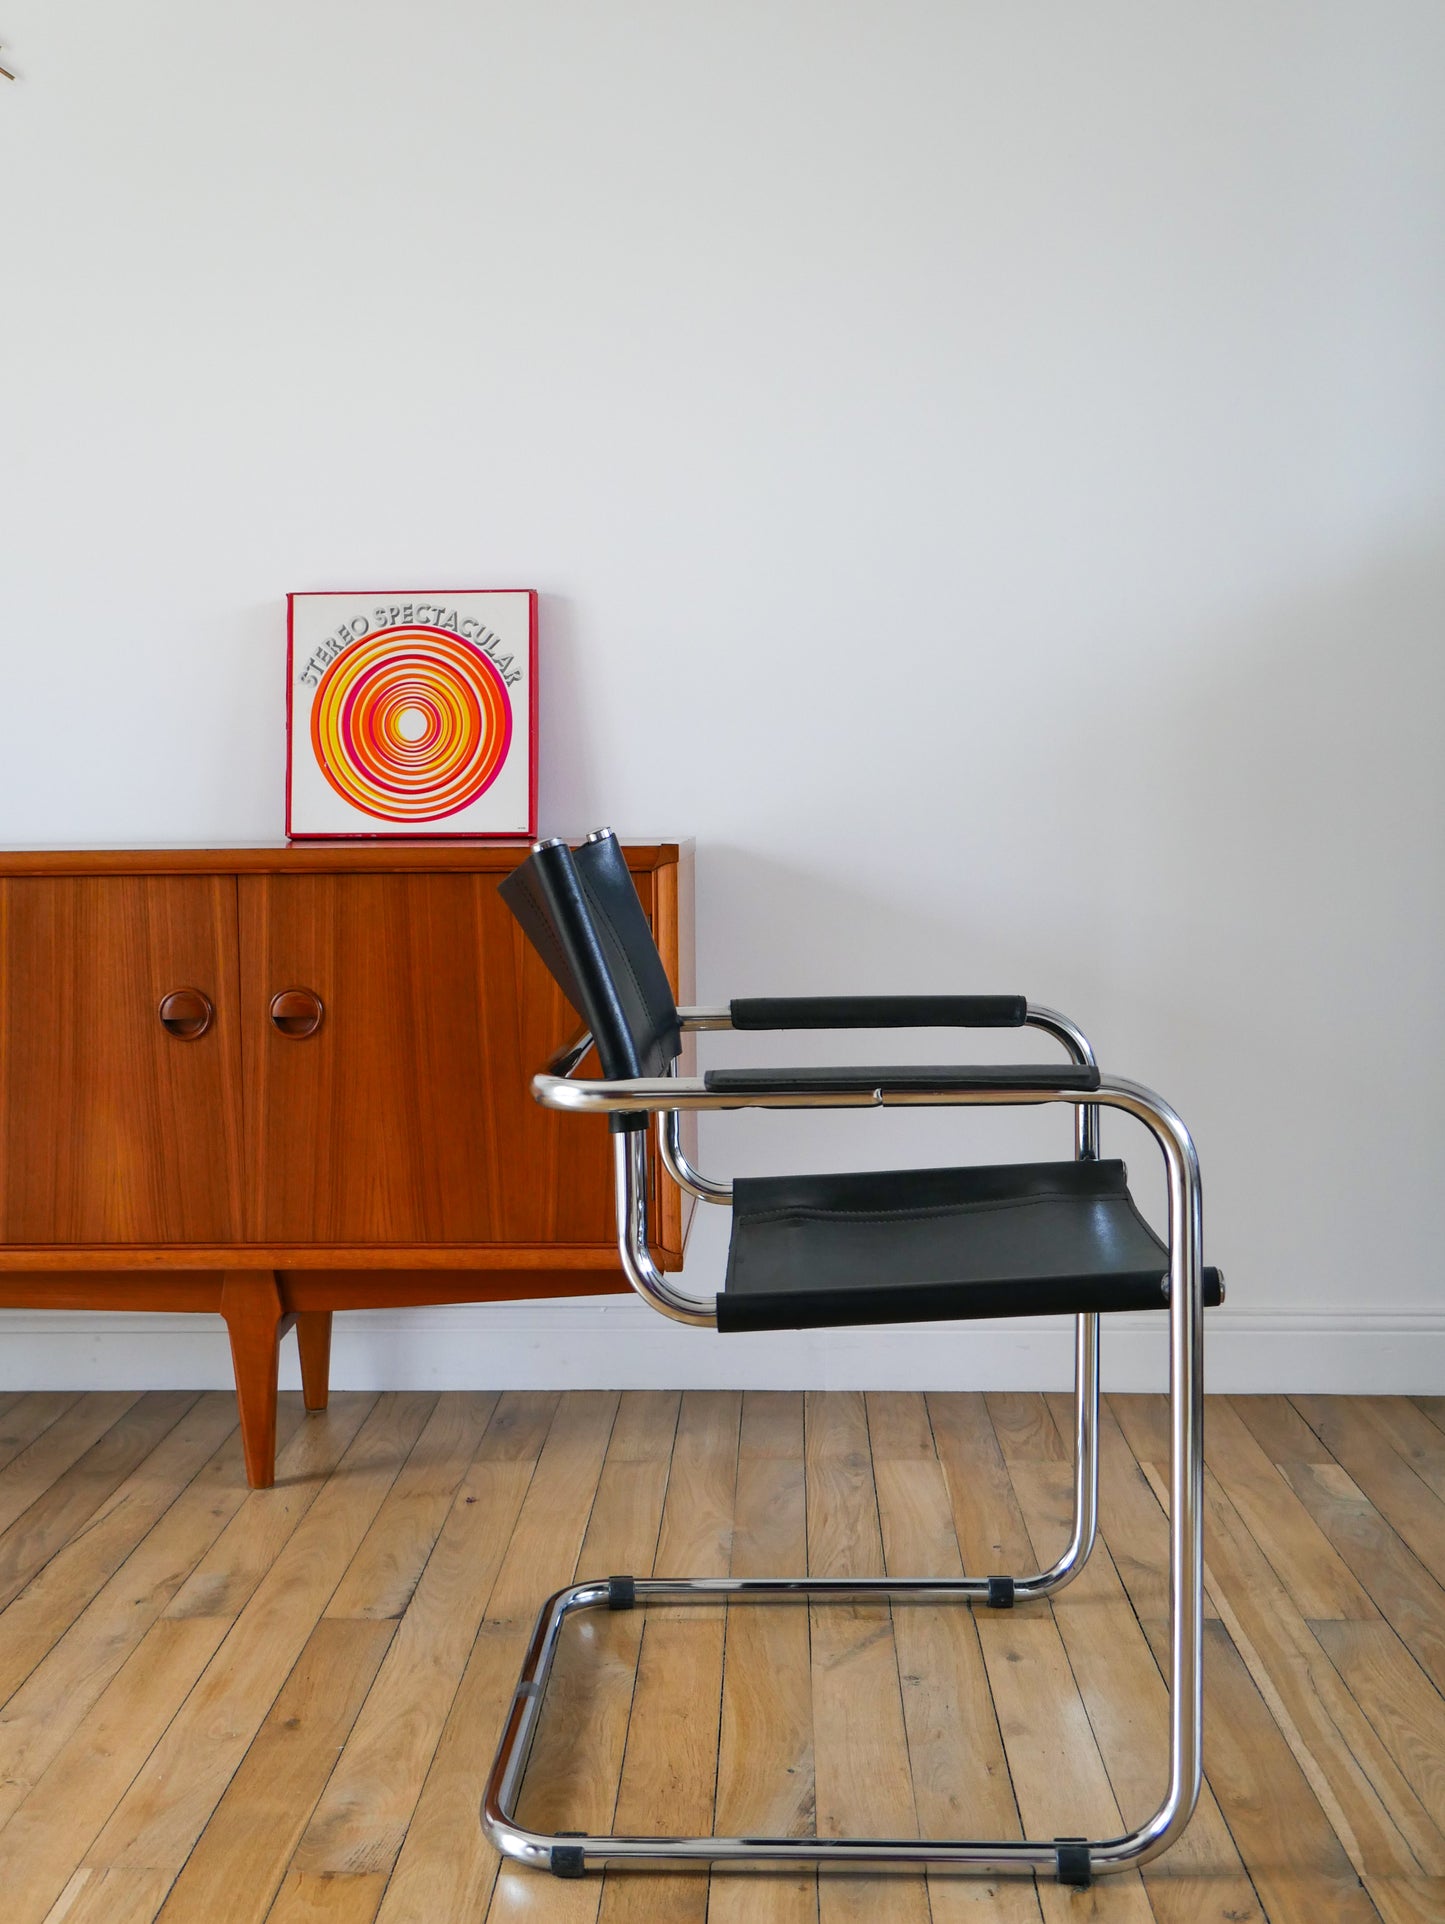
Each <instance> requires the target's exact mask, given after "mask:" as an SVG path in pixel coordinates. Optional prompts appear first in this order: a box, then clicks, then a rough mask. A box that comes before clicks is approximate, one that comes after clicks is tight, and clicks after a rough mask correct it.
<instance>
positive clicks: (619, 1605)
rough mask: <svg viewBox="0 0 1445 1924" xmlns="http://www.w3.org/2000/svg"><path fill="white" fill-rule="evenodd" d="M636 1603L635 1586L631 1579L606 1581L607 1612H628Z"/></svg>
mask: <svg viewBox="0 0 1445 1924" xmlns="http://www.w3.org/2000/svg"><path fill="white" fill-rule="evenodd" d="M636 1601H637V1584H636V1582H635V1581H634V1580H633V1578H631V1577H609V1578H608V1579H607V1608H608V1609H609V1610H630V1609H631V1608H632V1606H633V1604H634V1603H636Z"/></svg>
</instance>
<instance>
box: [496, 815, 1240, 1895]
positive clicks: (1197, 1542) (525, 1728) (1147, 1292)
mask: <svg viewBox="0 0 1445 1924" xmlns="http://www.w3.org/2000/svg"><path fill="white" fill-rule="evenodd" d="M502 893H503V896H504V897H505V899H506V900H507V903H508V905H509V907H510V908H511V910H512V912H513V914H514V915H515V916H516V917H517V919H518V921H519V922H520V923H521V925H522V927H523V929H524V930H525V932H526V934H527V936H528V938H529V939H530V941H531V942H532V944H533V945H534V947H535V948H536V949H537V951H538V952H539V954H540V955H541V956H542V959H543V960H544V961H545V962H546V964H547V966H548V968H549V969H550V970H551V972H552V974H553V976H554V977H555V978H556V980H557V982H558V983H559V985H560V986H561V988H562V990H563V992H564V993H565V994H566V996H567V998H568V1000H569V1002H570V1003H571V1004H572V1006H573V1008H574V1009H575V1010H576V1011H577V1013H578V1015H579V1016H580V1018H581V1019H582V1021H583V1023H584V1025H585V1029H584V1032H583V1033H582V1034H581V1035H580V1036H578V1037H577V1038H576V1039H575V1040H574V1041H572V1042H570V1043H568V1044H567V1045H566V1046H565V1047H563V1048H562V1049H560V1050H559V1051H558V1053H557V1055H556V1056H554V1057H553V1059H552V1061H551V1062H550V1063H548V1065H547V1066H546V1069H545V1070H544V1071H543V1072H542V1073H541V1074H539V1075H537V1076H536V1077H535V1078H534V1080H533V1084H532V1088H533V1093H534V1095H535V1096H536V1098H537V1100H538V1101H539V1102H543V1103H546V1104H547V1105H549V1106H550V1107H553V1108H557V1109H565V1110H572V1111H575V1112H577V1113H579V1114H584V1115H585V1114H603V1115H606V1116H608V1117H609V1118H610V1121H611V1128H612V1131H613V1133H614V1153H615V1159H616V1199H617V1235H618V1252H619V1255H620V1258H621V1262H622V1267H623V1270H624V1272H625V1273H626V1275H627V1277H628V1280H629V1281H630V1282H631V1284H632V1286H633V1288H634V1289H635V1290H636V1291H637V1293H638V1294H639V1295H640V1296H641V1297H642V1298H643V1300H644V1301H645V1302H647V1303H649V1304H650V1305H651V1306H652V1307H653V1308H654V1309H655V1310H657V1311H659V1312H660V1313H661V1314H663V1315H664V1316H668V1317H671V1318H673V1319H674V1320H676V1321H679V1322H683V1323H689V1324H694V1325H696V1326H698V1327H699V1328H707V1329H717V1330H720V1331H724V1332H726V1331H731V1330H776V1329H798V1328H802V1329H809V1328H824V1327H837V1326H839V1325H843V1324H868V1323H874V1324H876V1323H914V1322H924V1321H929V1320H958V1319H970V1318H979V1317H991V1316H1042V1315H1056V1314H1059V1313H1060V1312H1065V1313H1069V1314H1072V1315H1073V1316H1074V1317H1075V1318H1076V1319H1077V1320H1076V1325H1075V1332H1076V1333H1075V1350H1074V1354H1075V1423H1074V1503H1073V1526H1072V1531H1071V1534H1070V1538H1069V1542H1068V1545H1067V1547H1066V1549H1065V1550H1064V1552H1063V1554H1062V1556H1060V1558H1059V1559H1058V1560H1057V1562H1055V1563H1054V1564H1052V1565H1051V1566H1050V1567H1049V1568H1048V1569H1046V1570H1039V1571H1033V1572H1002V1573H1001V1572H993V1573H988V1574H982V1573H981V1574H971V1575H968V1576H964V1577H961V1578H951V1579H939V1578H932V1577H928V1576H917V1577H881V1578H871V1579H863V1578H858V1579H854V1578H832V1579H825V1578H817V1577H805V1576H798V1577H786V1578H782V1577H779V1578H671V1577H669V1578H643V1577H637V1578H634V1577H631V1576H613V1577H609V1578H605V1579H600V1580H596V1581H590V1582H584V1583H577V1584H573V1585H572V1586H570V1587H569V1588H568V1589H565V1590H561V1591H559V1592H558V1593H557V1594H556V1595H555V1596H553V1597H550V1598H549V1599H548V1600H547V1602H546V1603H545V1604H544V1605H543V1606H542V1611H541V1614H540V1616H539V1618H538V1620H537V1625H536V1628H535V1630H534V1632H533V1636H532V1639H531V1643H530V1645H529V1647H528V1651H527V1655H526V1659H525V1661H524V1663H523V1667H522V1673H521V1676H520V1678H519V1680H518V1684H517V1688H516V1692H515V1694H514V1696H513V1698H512V1701H511V1704H510V1706H509V1709H508V1712H507V1717H506V1722H505V1725H504V1728H503V1732H502V1738H501V1743H500V1747H499V1749H498V1752H497V1757H496V1761H495V1763H494V1765H493V1767H492V1773H491V1777H490V1779H489V1781H488V1784H487V1789H486V1793H485V1796H484V1799H483V1805H482V1824H483V1828H484V1829H485V1831H486V1834H487V1836H488V1838H489V1839H490V1840H491V1842H492V1843H493V1844H494V1845H495V1846H496V1847H497V1848H498V1849H499V1850H501V1851H503V1852H505V1853H506V1854H507V1855H509V1856H511V1857H514V1858H517V1859H519V1860H520V1861H522V1862H523V1863H527V1864H532V1865H536V1866H538V1867H540V1868H543V1869H548V1870H550V1871H552V1872H553V1873H554V1874H555V1875H557V1876H560V1877H580V1876H582V1875H583V1874H584V1873H585V1872H586V1871H587V1870H588V1869H590V1868H592V1867H595V1866H601V1865H603V1864H626V1863H638V1862H648V1863H663V1864H667V1863H673V1864H675V1863H677V1862H679V1861H691V1862H700V1863H701V1862H731V1863H759V1862H773V1863H793V1864H796V1863H818V1864H822V1863H831V1864H837V1863H860V1864H886V1863H908V1864H940V1865H950V1866H952V1867H954V1868H955V1869H958V1870H962V1871H972V1872H976V1873H979V1874H981V1875H998V1874H1000V1873H1007V1872H1017V1873H1025V1874H1027V1873H1030V1872H1033V1873H1036V1874H1039V1875H1044V1876H1053V1877H1056V1878H1058V1879H1059V1880H1060V1881H1061V1882H1062V1883H1066V1884H1087V1883H1088V1882H1089V1881H1090V1879H1091V1877H1092V1876H1094V1875H1095V1874H1098V1873H1101V1872H1107V1871H1118V1870H1124V1869H1127V1868H1128V1867H1130V1866H1132V1865H1137V1864H1141V1863H1144V1862H1146V1861H1147V1860H1148V1859H1150V1858H1152V1857H1155V1856H1157V1855H1158V1854H1159V1853H1160V1852H1161V1851H1163V1850H1166V1849H1167V1848H1168V1847H1169V1845H1170V1844H1172V1843H1173V1842H1174V1841H1175V1839H1176V1838H1178V1836H1179V1835H1180V1833H1181V1832H1182V1831H1183V1829H1184V1827H1185V1825H1186V1824H1187V1823H1188V1822H1189V1819H1190V1816H1191V1815H1192V1813H1193V1810H1194V1806H1195V1803H1196V1801H1197V1799H1198V1795H1199V1787H1200V1777H1201V1735H1200V1730H1201V1713H1202V1688H1201V1677H1202V1569H1203V1541H1202V1494H1203V1463H1204V1454H1203V1414H1204V1405H1203V1355H1202V1348H1203V1318H1202V1311H1203V1309H1204V1308H1205V1306H1206V1305H1209V1304H1213V1303H1217V1302H1219V1301H1221V1300H1222V1297H1223V1283H1222V1280H1221V1278H1220V1275H1219V1272H1218V1271H1217V1270H1214V1269H1206V1268H1205V1267H1204V1264H1203V1255H1202V1230H1201V1211H1200V1190H1199V1167H1198V1161H1197V1158H1196V1156H1195V1151H1194V1145H1193V1142H1192V1141H1191V1139H1190V1136H1189V1132H1188V1130H1187V1129H1186V1128H1185V1126H1184V1124H1183V1123H1182V1122H1181V1121H1180V1119H1179V1117H1178V1116H1177V1115H1176V1114H1175V1113H1174V1111H1173V1110H1172V1109H1171V1108H1170V1107H1169V1105H1168V1104H1167V1103H1165V1102H1163V1101H1162V1100H1161V1099H1160V1098H1159V1097H1158V1096H1155V1095H1153V1094H1151V1093H1150V1091H1149V1090H1147V1089H1144V1088H1142V1087H1140V1086H1139V1085H1138V1084H1137V1083H1133V1082H1125V1081H1122V1080H1119V1079H1117V1078H1113V1077H1105V1076H1104V1075H1103V1074H1101V1072H1100V1070H1099V1067H1098V1064H1097V1062H1096V1061H1095V1059H1094V1053H1093V1050H1092V1049H1091V1048H1090V1046H1089V1043H1088V1041H1087V1039H1086V1038H1085V1037H1084V1035H1083V1034H1082V1032H1081V1031H1080V1030H1079V1029H1077V1028H1076V1027H1075V1026H1074V1024H1073V1023H1072V1022H1070V1021H1069V1020H1068V1019H1067V1018H1066V1017H1064V1016H1061V1015H1058V1014H1056V1013H1055V1012H1054V1011H1052V1010H1049V1009H1044V1008H1040V1007H1038V1006H1037V1005H1035V1004H1033V1003H1031V1002H1027V1001H1025V1000H1024V999H1023V998H1022V997H1019V996H969V995H947V996H901V997H891V996H882V997H880V996H866V997H857V998H843V997H804V998H786V999H782V1000H740V1001H734V1002H732V1003H731V1004H729V1005H727V1006H726V1007H720V1008H706V1009H702V1008H698V1009H678V1008H677V1007H676V1005H675V1003H674V1000H673V996H672V992H671V989H670V987H669V984H668V981H667V977H666V974H665V972H664V970H663V966H662V962H661V960H660V958H659V956H658V954H657V950H656V947H655V946H654V944H653V940H652V935H651V932H650V930H649V928H648V925H647V920H646V917H645V915H644V914H643V911H642V908H641V905H640V903H639V902H638V899H637V895H636V892H635V890H634V888H633V884H632V879H631V877H630V875H629V874H628V871H627V867H626V864H625V862H624V860H623V858H622V853H621V850H620V848H619V846H618V844H617V841H616V838H615V837H614V836H613V834H612V832H611V830H610V829H598V830H596V831H595V832H594V833H593V834H591V835H589V836H588V837H587V839H586V841H585V842H583V843H582V844H580V845H579V846H578V847H577V848H575V849H572V848H569V847H568V846H567V845H566V844H565V843H564V842H560V841H551V842H539V843H537V844H535V845H534V847H533V850H532V853H531V855H530V856H529V858H528V860H527V861H526V862H525V863H523V864H522V866H521V867H520V868H518V869H517V870H515V871H514V872H513V873H512V874H511V875H510V876H509V877H508V878H507V880H506V881H505V882H504V883H503V884H502ZM1025 1026H1027V1027H1032V1028H1037V1029H1041V1030H1043V1031H1045V1032H1046V1033H1047V1034H1049V1035H1050V1036H1052V1037H1053V1038H1054V1039H1055V1040H1056V1041H1058V1042H1059V1043H1061V1044H1062V1046H1063V1048H1064V1050H1065V1051H1066V1053H1067V1055H1068V1058H1069V1060H1068V1062H1067V1063H1066V1064H1061V1065H1059V1066H1056V1067H1048V1066H1043V1067H1039V1066H1012V1067H1002V1068H1001V1067H995V1066H991V1065H990V1066H983V1067H960V1066H953V1065H950V1066H942V1067H915V1066H909V1067H891V1068H890V1067H883V1068H876V1067H868V1066H865V1067H845V1068H827V1069H817V1068H812V1069H756V1070H754V1069H715V1070H710V1071H708V1072H707V1073H706V1074H704V1075H702V1076H683V1075H679V1074H678V1073H677V1069H678V1057H679V1054H680V1051H681V1047H682V1036H683V1034H684V1033H685V1032H687V1031H689V1030H702V1029H726V1028H733V1029H754V1030H763V1029H775V1030H776V1029H850V1028H866V1029H882V1028H963V1029H971V1028H1018V1027H1025ZM594 1045H595V1047H596V1050H597V1055H598V1060H599V1062H600V1065H601V1068H602V1076H601V1077H600V1078H599V1079H583V1078H581V1077H579V1076H578V1075H577V1073H576V1072H577V1070H578V1068H579V1067H580V1065H581V1063H582V1060H583V1058H584V1056H585V1055H586V1054H587V1052H588V1049H589V1048H590V1047H591V1046H594ZM1020 1103H1067V1104H1069V1105H1071V1106H1072V1108H1073V1111H1074V1157H1073V1160H1072V1161H1067V1162H1057V1163H1014V1164H1003V1165H998V1166H993V1167H972V1168H958V1169H919V1170H888V1171H880V1172H874V1173H863V1174H850V1175H810V1176H781V1177H767V1178H754V1179H748V1180H742V1179H740V1180H738V1181H736V1182H733V1183H731V1184H728V1183H722V1182H717V1181H714V1180H712V1179H710V1178H709V1177H706V1176H704V1175H702V1174H700V1173H699V1172H698V1171H697V1170H696V1169H694V1168H693V1167H692V1166H691V1164H690V1163H689V1161H688V1159H687V1156H686V1154H685V1153H684V1149H683V1142H682V1134H681V1129H680V1117H681V1114H682V1112H683V1111H685V1110H704V1109H705V1110H716V1109H739V1108H745V1107H758V1108H770V1109H778V1108H787V1109H797V1108H828V1109H833V1108H849V1109H856V1108H892V1107H905V1106H918V1105H923V1106H938V1105H968V1106H1003V1105H1014V1104H1020ZM1106 1108H1108V1109H1118V1110H1122V1111H1124V1112H1125V1113H1126V1114H1128V1115H1132V1116H1134V1117H1136V1118H1138V1119H1139V1120H1140V1121H1141V1122H1142V1123H1144V1125H1145V1126H1146V1127H1147V1128H1148V1129H1149V1130H1150V1131H1151V1132H1152V1133H1153V1135H1154V1137H1155V1139H1156V1141H1157V1142H1158V1144H1159V1147H1160V1149H1161V1150H1162V1152H1163V1156H1164V1163H1165V1168H1166V1171H1167V1176H1168V1234H1167V1242H1161V1241H1160V1240H1159V1238H1158V1237H1157V1236H1156V1235H1155V1234H1154V1232H1153V1230H1152V1229H1151V1228H1150V1227H1149V1226H1148V1224H1147V1223H1146V1222H1145V1220H1144V1218H1143V1217H1142V1216H1141V1215H1140V1214H1139V1212H1138V1210H1137V1209H1136V1208H1135V1205H1134V1203H1133V1200H1132V1198H1131V1197H1130V1194H1129V1189H1128V1185H1127V1180H1126V1175H1125V1170H1124V1166H1123V1164H1122V1163H1120V1162H1106V1161H1104V1160H1102V1159H1101V1157H1100V1153H1099V1115H1100V1111H1101V1110H1102V1109H1106ZM654 1119H655V1121H656V1126H657V1128H658V1131H659V1138H660V1148H661V1156H662V1161H663V1163H664V1165H665V1167H666V1169H667V1171H668V1173H669V1175H670V1177H671V1179H672V1180H673V1181H674V1182H676V1183H677V1184H679V1185H680V1186H681V1187H682V1188H683V1189H684V1190H687V1191H689V1192H691V1194H693V1195H694V1196H696V1197H698V1198H700V1199H702V1200H704V1201H707V1202H712V1203H724V1204H730V1205H731V1207H732V1212H733V1227H732V1239H731V1243H730V1247H729V1252H728V1263H727V1274H726V1279H725V1285H724V1288H723V1290H722V1292H721V1293H720V1294H718V1295H717V1296H715V1297H707V1298H700V1297H695V1296H690V1295H688V1294H686V1293H685V1292H684V1291H683V1290H682V1289H680V1288H679V1287H678V1286H677V1284H676V1283H675V1282H674V1281H673V1280H672V1279H670V1278H669V1277H667V1276H665V1275H663V1274H662V1273H661V1271H660V1270H659V1269H658V1268H657V1267H656V1265H655V1264H654V1262H653V1260H652V1257H651V1255H650V1253H649V1249H648V1216H647V1212H648V1196H647V1161H648V1158H647V1154H646V1149H647V1131H648V1128H649V1126H650V1125H651V1124H652V1123H653V1121H654ZM1143 1309H1155V1310H1159V1311H1161V1312H1165V1313H1167V1316H1168V1326H1169V1358H1170V1399H1171V1453H1170V1659H1169V1685H1170V1755H1169V1780H1168V1787H1167V1790H1166V1793H1165V1797H1164V1800H1163V1802H1162V1803H1161V1804H1160V1806H1159V1808H1158V1810H1157V1811H1156V1812H1155V1813H1154V1815H1153V1816H1152V1817H1151V1818H1149V1820H1148V1821H1147V1822H1146V1823H1144V1824H1142V1825H1140V1826H1139V1827H1138V1828H1137V1829H1135V1830H1132V1831H1130V1832H1128V1833H1127V1834H1126V1835H1123V1836H1119V1837H1106V1838H1089V1839H1083V1838H1036V1839H987V1838H984V1839H962V1838H939V1839H919V1838H916V1837H910V1838H888V1837H838V1838H835V1837H828V1838H822V1837H812V1838H799V1837H718V1836H707V1837H645V1836H615V1835H595V1836H577V1835H565V1834H547V1833H543V1832H539V1831H534V1830H530V1829H528V1828H526V1827H525V1826H524V1825H522V1824H520V1823H519V1822H518V1820H517V1815H516V1812H517V1801H518V1795H519V1792H520V1789H521V1783H522V1777H523V1774H524V1772H525V1770H526V1766H527V1759H528V1755H529V1752H530V1748H531V1744H532V1740H533V1737H534V1736H535V1733H536V1730H537V1725H538V1720H539V1717H540V1714H541V1708H542V1702H543V1697H544V1694H545V1691H546V1687H547V1679H548V1675H549V1673H550V1671H551V1667H552V1663H553V1659H554V1657H555V1654H556V1651H557V1646H558V1640H559V1637H560V1635H561V1631H562V1627H563V1624H564V1623H565V1622H566V1620H567V1618H568V1617H569V1616H570V1615H571V1614H572V1613H574V1612H576V1611H584V1610H591V1609H608V1610H620V1609H632V1608H634V1607H635V1606H637V1605H645V1604H647V1603H650V1602H667V1603H669V1604H676V1603H684V1602H689V1601H691V1602H717V1601H719V1600H720V1599H727V1600H730V1601H733V1602H745V1601H748V1600H750V1599H767V1600H771V1601H777V1600H778V1599H780V1598H788V1597H792V1598H799V1599H804V1600H806V1599H813V1600H826V1599H829V1598H833V1599H840V1600H849V1601H856V1600H858V1599H860V1598H874V1599H880V1600H887V1599H890V1598H898V1599H909V1598H911V1599H914V1600H920V1599H922V1600H927V1601H937V1602H944V1601H956V1602H968V1603H973V1604H979V1605H983V1606H986V1607H988V1608H991V1609H995V1610H1000V1609H1003V1610H1006V1609H1009V1608H1011V1607H1012V1605H1013V1604H1014V1603H1015V1602H1016V1601H1020V1600H1027V1599H1033V1598H1040V1597H1049V1596H1052V1595H1053V1594H1054V1593H1056V1592H1057V1591H1059V1590H1060V1589H1062V1588H1063V1586H1064V1585H1065V1584H1067V1583H1069V1582H1070V1581H1071V1580H1072V1579H1073V1578H1074V1577H1075V1576H1077V1575H1078V1573H1079V1571H1080V1570H1081V1569H1082V1568H1083V1566H1084V1563H1085V1561H1086V1560H1087V1558H1088V1556H1089V1552H1090V1550H1091V1549H1092V1547H1093V1543H1094V1536H1095V1527H1096V1513H1097V1500H1098V1413H1099V1318H1100V1316H1101V1315H1104V1314H1108V1313H1110V1312H1113V1311H1120V1310H1143Z"/></svg>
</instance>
